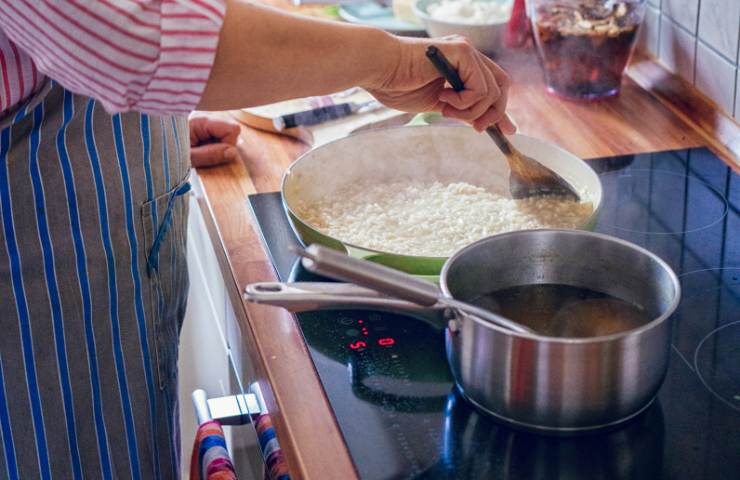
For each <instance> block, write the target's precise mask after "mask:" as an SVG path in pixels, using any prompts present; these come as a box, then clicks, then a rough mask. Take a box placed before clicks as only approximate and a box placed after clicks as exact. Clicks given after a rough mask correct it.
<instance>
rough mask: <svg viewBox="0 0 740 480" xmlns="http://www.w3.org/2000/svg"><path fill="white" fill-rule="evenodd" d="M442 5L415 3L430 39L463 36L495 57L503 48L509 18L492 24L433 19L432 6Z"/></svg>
mask: <svg viewBox="0 0 740 480" xmlns="http://www.w3.org/2000/svg"><path fill="white" fill-rule="evenodd" d="M476 1H479V2H496V3H500V2H501V1H502V0H476ZM437 3H441V0H417V1H416V2H415V3H414V13H415V14H416V16H417V17H419V19H420V20H421V21H422V23H423V24H424V28H426V31H427V33H428V34H429V36H430V37H444V36H447V35H462V36H464V37H466V38H467V39H468V40H469V41H470V43H471V44H472V45H473V46H474V47H475V48H477V49H478V50H480V51H481V52H483V53H486V54H488V55H495V54H496V51H497V50H499V51H500V49H501V48H502V43H503V33H504V31H505V29H506V24H507V23H508V22H509V19H508V18H505V19H502V20H497V21H494V22H491V23H462V22H456V21H454V20H441V19H436V18H432V16H431V15H430V14H429V7H430V6H431V5H434V4H437Z"/></svg>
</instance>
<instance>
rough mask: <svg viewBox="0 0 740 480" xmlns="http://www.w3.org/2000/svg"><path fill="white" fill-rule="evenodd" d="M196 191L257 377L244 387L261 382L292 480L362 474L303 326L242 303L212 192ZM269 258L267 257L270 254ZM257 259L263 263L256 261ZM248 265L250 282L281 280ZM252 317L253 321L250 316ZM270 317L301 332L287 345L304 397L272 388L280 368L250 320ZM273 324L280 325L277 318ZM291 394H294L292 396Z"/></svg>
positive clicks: (265, 267)
mask: <svg viewBox="0 0 740 480" xmlns="http://www.w3.org/2000/svg"><path fill="white" fill-rule="evenodd" d="M195 182H198V183H200V179H199V178H198V177H196V178H195ZM196 190H197V191H199V192H201V193H202V197H200V198H198V205H199V207H200V211H201V213H202V215H203V219H204V221H205V224H206V228H207V230H208V234H209V237H210V239H211V242H212V244H213V247H214V250H215V252H216V256H217V258H218V262H219V269H220V271H221V274H222V275H223V277H224V283H225V285H226V290H227V295H228V297H229V300H230V302H231V304H232V305H233V307H234V313H235V316H236V318H237V321H238V327H239V333H240V336H241V339H242V342H243V343H242V347H241V348H242V349H245V350H246V351H247V352H249V353H248V354H247V356H248V358H249V360H250V361H251V366H252V367H253V368H254V373H255V375H256V378H249V379H247V378H242V381H243V382H245V385H243V387H244V388H247V385H248V384H250V383H251V382H254V381H257V382H259V385H260V389H261V391H262V394H263V397H264V402H265V405H266V407H267V410H268V412H269V413H270V416H271V418H272V420H273V426H274V428H275V431H276V435H277V438H278V441H279V442H280V447H281V449H282V450H283V453H284V455H285V458H286V461H287V462H288V467H289V471H290V475H291V478H292V479H313V478H321V479H322V480H324V479H326V480H332V479H337V480H339V479H348V480H351V479H354V478H358V476H357V471H356V470H355V467H354V463H353V462H352V460H351V457H350V455H349V451H348V450H347V446H346V444H345V442H344V438H343V437H342V435H341V433H340V430H339V425H338V424H337V423H336V419H335V416H334V413H333V411H332V410H331V407H330V405H329V403H328V400H327V399H326V397H325V395H324V389H323V387H322V386H321V383H320V381H319V377H318V373H317V372H316V369H315V367H314V365H313V361H312V360H311V357H310V354H309V352H308V350H307V349H306V346H305V344H304V342H303V337H302V335H301V334H300V329H299V327H298V326H297V324H296V323H295V318H294V317H293V316H292V315H291V314H289V313H287V312H285V311H284V310H282V309H280V308H275V307H268V306H264V305H253V304H249V303H247V302H245V301H244V299H243V298H242V288H243V286H240V285H238V282H237V280H236V279H237V275H236V274H235V272H234V270H233V269H232V266H231V262H230V261H229V259H228V255H227V253H226V250H225V248H224V243H223V241H222V237H221V233H220V231H219V227H218V225H217V223H216V221H215V215H214V213H213V210H212V208H211V204H210V202H209V200H208V192H207V191H206V188H205V186H204V185H202V184H201V185H200V188H198V189H196ZM265 258H268V256H267V254H266V253H265ZM258 263H259V264H260V265H257V264H258ZM250 265H251V266H254V267H255V269H256V270H257V272H256V273H257V275H256V276H257V277H259V278H254V279H252V280H251V281H277V280H278V278H277V275H276V274H275V272H274V269H273V267H272V264H270V262H269V261H268V260H265V262H251V264H250ZM248 317H249V318H251V319H252V321H250V320H248ZM266 317H270V319H271V320H270V321H274V320H275V319H276V318H282V319H283V321H284V322H286V324H287V325H289V328H292V329H293V330H294V331H295V332H296V333H297V335H292V337H293V339H294V340H296V339H297V340H298V341H297V342H293V344H291V345H289V347H290V348H295V349H296V350H294V353H295V354H297V355H298V356H300V357H302V358H301V359H300V360H301V361H300V362H298V363H297V362H295V361H294V362H291V365H298V366H303V367H304V368H302V369H301V371H299V372H295V373H297V374H299V375H301V382H302V387H303V388H300V395H297V394H296V392H292V391H287V392H286V391H284V390H292V389H291V388H286V389H281V390H280V391H276V390H275V389H273V388H272V385H273V384H274V382H275V376H276V372H275V371H274V368H271V365H270V364H269V362H267V361H266V360H267V358H268V355H267V354H266V353H265V352H264V348H262V345H261V343H260V342H259V341H257V340H256V338H257V335H256V333H255V331H254V327H253V324H252V322H253V321H256V320H259V319H264V318H266ZM275 324H276V327H277V323H276V322H275ZM297 386H298V385H297V384H296V385H293V387H297ZM291 396H292V397H293V398H290V397H291ZM295 403H300V405H299V406H297V407H296V406H295ZM286 404H288V405H286ZM285 410H288V411H291V412H292V411H297V412H299V413H300V414H299V415H295V416H292V415H291V416H289V417H288V416H286V415H284V414H283V412H284V411H285ZM317 423H318V424H317ZM305 441H310V442H312V443H314V449H307V448H306V446H307V445H306V444H305V443H303V444H302V445H301V446H300V448H299V446H298V443H302V442H305ZM306 450H319V451H320V452H319V453H320V455H315V456H314V455H311V454H312V453H316V452H315V451H312V452H306Z"/></svg>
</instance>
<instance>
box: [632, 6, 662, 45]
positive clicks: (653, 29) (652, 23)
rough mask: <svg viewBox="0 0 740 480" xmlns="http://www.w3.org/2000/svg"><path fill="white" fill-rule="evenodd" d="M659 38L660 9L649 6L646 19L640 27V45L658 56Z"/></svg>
mask: <svg viewBox="0 0 740 480" xmlns="http://www.w3.org/2000/svg"><path fill="white" fill-rule="evenodd" d="M659 40H660V10H657V9H655V8H652V7H650V6H648V7H647V8H646V9H645V20H644V21H643V23H642V26H641V27H640V36H639V38H638V39H637V41H638V45H639V46H640V48H642V49H645V50H647V51H648V52H650V53H652V54H653V55H655V56H656V57H657V56H658V42H659Z"/></svg>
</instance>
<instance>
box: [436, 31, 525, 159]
mask: <svg viewBox="0 0 740 480" xmlns="http://www.w3.org/2000/svg"><path fill="white" fill-rule="evenodd" d="M426 55H427V58H428V59H429V61H431V62H432V65H434V66H435V67H436V69H437V71H438V72H439V73H440V74H441V75H442V76H443V77H444V78H445V80H447V83H449V84H450V85H451V86H452V89H453V90H455V91H456V92H460V91H462V90H464V89H465V84H464V83H463V81H462V78H460V74H458V73H457V70H456V69H455V67H453V66H452V64H451V63H450V61H449V60H447V57H445V55H444V53H442V52H441V51H440V49H439V48H437V47H435V46H434V45H431V46H429V47H428V48H427V51H426ZM486 133H488V135H489V136H490V137H491V138H492V139H493V141H494V142H496V145H498V148H500V149H501V151H502V152H503V153H504V155H507V156H508V155H512V154H513V152H514V148H513V147H512V145H511V143H509V140H507V138H506V137H505V136H504V134H503V132H502V131H501V129H500V128H499V127H498V125H494V126H492V127H488V128H487V129H486Z"/></svg>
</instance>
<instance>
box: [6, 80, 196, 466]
mask: <svg viewBox="0 0 740 480" xmlns="http://www.w3.org/2000/svg"><path fill="white" fill-rule="evenodd" d="M188 148H189V141H188V132H187V120H186V119H185V118H169V117H167V118H164V117H163V118H160V117H153V116H147V115H141V114H138V113H133V112H132V113H125V114H119V115H113V116H111V115H109V114H107V113H106V112H105V111H104V110H103V108H102V107H101V106H100V105H99V104H98V103H97V102H96V101H95V100H92V99H90V98H87V97H81V96H78V95H75V94H73V93H71V92H68V91H66V90H64V89H63V88H62V87H61V86H59V85H58V84H55V83H54V82H48V83H47V84H46V85H45V86H44V88H43V89H42V90H41V91H40V92H39V93H37V94H36V95H35V96H34V97H32V98H30V99H28V100H27V101H26V102H25V103H24V104H23V105H21V107H20V108H18V109H17V110H16V111H14V112H10V113H9V114H7V115H5V116H4V117H2V118H1V119H0V220H1V222H0V478H10V479H16V478H20V479H37V478H40V479H50V478H54V479H68V478H74V479H76V478H90V479H99V478H120V479H129V478H133V479H139V478H145V479H148V478H167V479H169V478H177V477H178V472H179V468H178V465H179V458H178V457H179V433H178V415H177V376H176V366H177V365H176V364H177V342H178V335H179V331H180V326H181V322H182V319H183V315H184V310H185V301H186V297H187V289H188V277H187V269H186V263H185V247H186V243H185V239H186V220H187V198H186V197H187V196H186V195H185V194H186V193H187V190H188V188H189V184H188V183H187V175H188V171H189V168H190V164H189V151H188Z"/></svg>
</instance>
